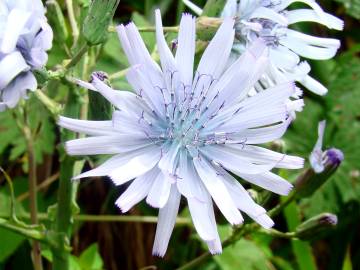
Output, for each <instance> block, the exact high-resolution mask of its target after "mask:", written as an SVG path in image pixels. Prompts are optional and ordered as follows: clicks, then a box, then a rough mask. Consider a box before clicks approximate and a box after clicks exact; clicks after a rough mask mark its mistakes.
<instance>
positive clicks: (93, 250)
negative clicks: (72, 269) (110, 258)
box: [79, 243, 103, 270]
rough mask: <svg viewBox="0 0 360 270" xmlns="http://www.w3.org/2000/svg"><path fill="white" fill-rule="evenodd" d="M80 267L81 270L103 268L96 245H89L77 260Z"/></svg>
mask: <svg viewBox="0 0 360 270" xmlns="http://www.w3.org/2000/svg"><path fill="white" fill-rule="evenodd" d="M79 263H80V266H81V268H82V269H83V270H100V269H102V268H103V260H102V258H101V256H100V254H99V250H98V245H97V243H94V244H92V245H90V246H89V247H88V248H87V249H86V250H84V251H83V253H82V254H81V255H80V258H79Z"/></svg>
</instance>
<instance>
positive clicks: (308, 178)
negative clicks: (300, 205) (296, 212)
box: [295, 148, 344, 198]
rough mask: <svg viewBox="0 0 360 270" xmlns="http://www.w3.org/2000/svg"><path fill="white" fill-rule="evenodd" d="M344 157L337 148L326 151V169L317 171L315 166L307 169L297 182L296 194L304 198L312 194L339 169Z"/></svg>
mask: <svg viewBox="0 0 360 270" xmlns="http://www.w3.org/2000/svg"><path fill="white" fill-rule="evenodd" d="M343 159H344V155H343V153H342V152H341V151H340V150H338V149H335V148H331V149H329V150H327V151H325V152H324V165H323V166H324V169H323V171H322V172H320V173H316V172H315V170H314V169H313V168H311V169H308V170H306V171H305V172H304V173H303V174H302V175H300V176H299V177H298V179H297V180H296V182H295V190H296V196H297V197H298V198H304V197H309V196H311V195H312V194H313V193H314V192H315V191H316V190H318V189H319V188H320V187H321V186H322V185H323V184H324V183H325V182H326V181H327V180H328V179H329V178H330V177H331V176H332V175H333V174H334V173H335V172H336V170H337V168H338V167H339V166H340V164H341V162H342V161H343Z"/></svg>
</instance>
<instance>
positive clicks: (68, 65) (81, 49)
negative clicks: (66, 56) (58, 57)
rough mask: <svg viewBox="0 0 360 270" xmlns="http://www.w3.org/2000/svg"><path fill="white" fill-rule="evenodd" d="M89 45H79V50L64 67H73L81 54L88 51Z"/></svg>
mask: <svg viewBox="0 0 360 270" xmlns="http://www.w3.org/2000/svg"><path fill="white" fill-rule="evenodd" d="M88 49H89V46H88V45H87V44H84V45H82V46H81V48H80V49H79V51H78V52H77V53H76V54H75V55H74V57H73V58H72V59H71V60H70V62H69V63H68V64H66V66H65V69H67V70H68V69H70V68H72V67H74V66H75V65H76V64H77V63H78V62H79V61H80V60H81V58H82V57H83V55H84V54H85V53H86V52H87V51H88Z"/></svg>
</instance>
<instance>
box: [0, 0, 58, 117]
mask: <svg viewBox="0 0 360 270" xmlns="http://www.w3.org/2000/svg"><path fill="white" fill-rule="evenodd" d="M44 14H45V10H44V6H43V4H42V2H41V1H40V0H35V1H30V0H24V1H13V0H5V1H1V3H0V111H3V110H5V109H6V108H13V107H15V105H16V104H17V103H18V101H19V100H20V99H21V98H22V97H25V96H26V91H27V90H36V88H37V82H36V79H35V76H34V75H33V73H32V71H33V70H34V69H39V68H41V67H43V66H44V65H45V64H46V62H47V53H46V51H47V50H49V49H50V48H51V45H52V38H53V33H52V30H51V27H50V26H49V25H48V23H47V19H46V17H45V15H44Z"/></svg>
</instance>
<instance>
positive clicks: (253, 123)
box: [59, 11, 303, 256]
mask: <svg viewBox="0 0 360 270" xmlns="http://www.w3.org/2000/svg"><path fill="white" fill-rule="evenodd" d="M234 23H235V22H234V20H233V19H231V18H228V19H225V20H224V22H223V24H222V25H221V27H220V28H219V30H218V31H217V33H216V35H215V37H214V38H213V40H212V41H211V42H210V43H209V45H208V47H207V48H206V50H205V52H204V54H203V56H202V58H201V60H200V62H199V65H198V67H197V70H196V71H195V75H194V72H193V68H194V54H195V29H196V26H195V18H193V17H192V16H190V15H186V14H185V15H183V17H182V20H181V23H180V30H179V36H178V46H177V51H176V54H175V56H173V54H172V52H171V50H170V49H169V47H168V45H167V43H166V41H165V38H164V34H163V28H162V22H161V16H160V12H159V11H157V12H156V38H157V49H158V52H159V55H160V62H161V68H160V67H159V65H158V64H157V63H156V62H155V61H154V60H153V59H152V58H151V56H150V54H149V52H148V51H147V49H146V47H145V44H144V43H143V41H142V39H141V36H140V34H139V32H138V30H137V28H136V27H135V25H134V24H133V23H130V24H128V25H127V26H124V25H120V26H119V27H118V28H117V30H118V34H119V37H120V40H121V44H122V48H123V50H124V52H125V54H126V56H127V58H128V60H129V63H130V65H131V67H130V69H129V71H128V73H127V80H128V82H129V83H130V84H131V85H132V87H133V89H134V91H135V93H131V92H126V91H118V90H113V89H111V88H110V87H109V86H107V85H106V84H105V82H104V81H105V78H104V75H103V73H94V74H93V76H92V80H91V82H90V83H87V82H83V81H78V83H79V84H80V85H81V86H83V87H86V88H88V89H91V90H93V91H98V92H99V93H100V94H102V95H103V96H104V97H105V98H106V99H108V100H109V101H110V102H111V103H112V104H113V105H114V106H115V108H116V111H115V112H114V113H113V116H112V120H110V121H86V120H76V119H70V118H66V117H61V118H60V120H59V125H60V126H62V127H64V128H67V129H70V130H73V131H75V132H79V133H85V134H87V135H88V137H86V138H81V139H76V140H72V141H68V142H67V143H66V150H67V152H68V153H69V154H70V155H97V154H110V155H114V156H113V157H111V158H110V159H109V160H107V161H106V162H105V163H103V164H102V165H100V166H99V167H97V168H95V169H93V170H90V171H87V172H84V173H82V174H81V175H79V176H77V177H75V178H77V179H78V178H83V177H92V176H109V177H110V178H111V179H112V181H113V182H114V183H115V184H116V185H122V184H124V183H127V182H129V181H131V180H133V179H135V180H133V182H132V183H131V184H130V185H129V187H128V189H127V190H126V191H125V192H124V193H123V194H122V195H121V196H120V197H119V199H118V200H117V202H116V204H117V205H118V206H119V207H120V208H121V210H122V211H123V212H126V211H128V210H129V209H130V208H131V207H133V206H134V205H135V204H137V203H138V202H140V201H141V200H143V199H145V198H146V202H147V203H148V204H149V205H151V206H153V207H156V208H159V221H158V225H157V230H156V236H155V243H154V247H153V253H154V254H156V255H159V256H163V255H164V254H165V252H166V249H167V245H168V242H169V239H170V235H171V232H172V230H173V228H174V225H175V221H176V216H177V213H178V210H179V203H180V197H181V195H182V196H184V197H185V198H186V200H187V203H188V205H189V210H190V214H191V217H192V220H193V223H194V226H195V228H196V230H197V232H198V234H199V235H200V237H201V238H202V239H203V240H204V241H206V243H207V245H208V247H209V250H210V252H211V253H213V254H215V253H220V252H221V250H222V247H221V242H220V238H219V235H218V232H217V227H216V221H215V216H214V209H213V201H214V202H215V204H216V206H217V207H218V208H219V209H220V211H221V213H222V214H223V215H224V216H225V218H226V219H227V220H228V221H229V223H230V224H240V223H242V222H243V217H242V215H241V213H240V211H239V210H241V211H242V212H244V213H246V214H247V215H248V216H250V217H251V218H252V219H254V220H255V221H256V222H257V223H259V224H260V225H261V226H263V227H264V228H270V227H271V226H272V225H273V221H272V220H271V219H270V217H269V216H268V215H267V214H266V210H265V209H264V208H263V207H261V206H260V205H258V204H256V203H255V202H254V201H253V199H252V198H251V197H250V196H249V194H248V192H247V191H246V190H245V189H244V188H243V186H242V185H241V184H240V182H239V181H238V180H237V179H236V178H235V177H234V174H235V175H238V176H239V177H241V178H242V179H243V180H245V181H247V182H249V183H252V184H255V185H257V186H260V187H262V188H265V189H267V190H270V191H272V192H275V193H277V194H281V195H286V194H288V193H289V191H290V190H291V188H292V185H291V184H290V183H289V182H287V181H286V180H285V179H283V178H281V177H280V176H278V175H276V174H274V173H272V172H271V170H272V169H273V168H287V169H298V168H302V167H303V159H302V158H299V157H294V156H289V155H285V154H281V153H277V152H274V151H271V150H268V149H266V148H263V147H259V146H256V145H257V144H264V143H267V142H271V141H273V140H276V139H278V138H280V137H282V135H283V134H284V132H285V131H286V129H287V127H288V125H289V123H290V122H291V119H292V118H291V117H290V116H289V111H290V108H291V107H292V106H293V103H298V101H291V100H290V97H291V96H292V95H293V94H294V93H295V92H296V87H295V85H294V83H293V82H286V83H282V84H279V85H277V86H275V87H272V88H269V89H267V90H266V91H263V92H261V93H259V94H257V95H255V96H254V97H249V96H248V93H249V91H250V89H251V88H253V86H254V83H255V82H256V81H258V79H259V78H260V77H261V75H262V73H263V70H264V67H265V66H266V65H267V62H268V49H267V47H266V44H265V43H264V41H263V40H261V39H259V40H257V41H254V43H253V44H252V46H250V47H249V48H248V50H246V51H245V52H244V53H243V54H242V56H241V57H240V58H239V59H238V60H237V61H235V62H234V63H233V65H232V66H231V67H229V68H226V66H227V63H228V59H229V56H230V53H231V48H232V45H233V41H234V34H235V30H234Z"/></svg>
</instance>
